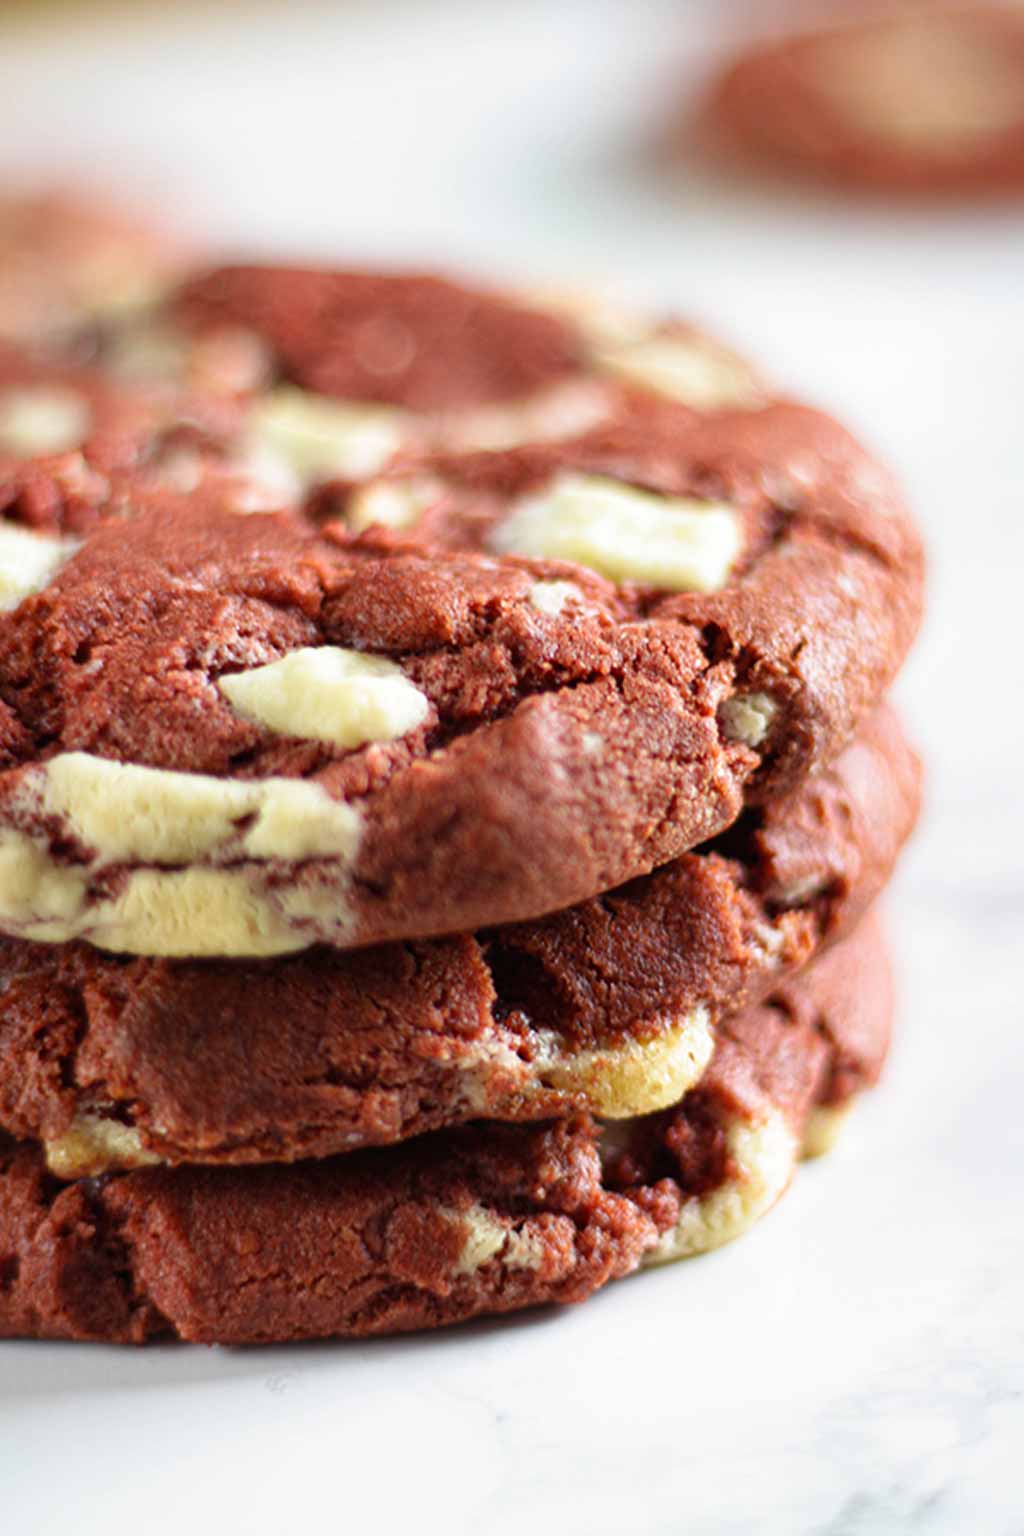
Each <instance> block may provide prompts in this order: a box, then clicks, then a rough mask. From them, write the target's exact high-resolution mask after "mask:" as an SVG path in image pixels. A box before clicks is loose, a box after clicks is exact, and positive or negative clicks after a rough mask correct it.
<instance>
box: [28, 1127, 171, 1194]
mask: <svg viewBox="0 0 1024 1536" xmlns="http://www.w3.org/2000/svg"><path fill="white" fill-rule="evenodd" d="M44 1150H45V1153H46V1166H47V1167H48V1168H49V1170H50V1172H51V1173H52V1174H54V1175H55V1177H56V1178H58V1179H88V1178H94V1177H96V1176H97V1175H98V1174H101V1173H107V1172H109V1171H111V1170H113V1169H116V1168H151V1167H154V1166H155V1165H156V1164H157V1163H159V1162H160V1161H161V1159H160V1158H159V1157H157V1155H156V1154H155V1153H154V1152H150V1151H148V1150H147V1148H146V1147H144V1146H143V1145H142V1138H141V1136H140V1135H139V1133H138V1131H137V1130H136V1129H135V1127H134V1126H133V1125H122V1124H121V1122H120V1121H119V1120H110V1119H108V1118H107V1117H106V1116H105V1115H95V1114H79V1115H76V1116H75V1118H74V1121H73V1122H72V1124H71V1127H70V1129H69V1130H67V1131H65V1132H64V1135H63V1136H56V1137H53V1138H52V1139H51V1140H50V1141H47V1142H46V1143H45V1144H44Z"/></svg>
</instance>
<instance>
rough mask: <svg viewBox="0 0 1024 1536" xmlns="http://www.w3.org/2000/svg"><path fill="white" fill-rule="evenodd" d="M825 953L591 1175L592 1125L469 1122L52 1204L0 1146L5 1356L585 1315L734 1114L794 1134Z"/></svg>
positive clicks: (824, 1006)
mask: <svg viewBox="0 0 1024 1536" xmlns="http://www.w3.org/2000/svg"><path fill="white" fill-rule="evenodd" d="M849 950H850V951H851V960H852V963H853V964H854V966H855V967H856V974H857V976H858V978H861V977H864V978H866V979H867V981H868V985H869V987H871V988H874V989H875V990H874V996H875V998H876V999H877V1003H876V1004H873V1005H872V1006H877V1007H878V1010H879V1011H878V1013H877V1014H876V1016H875V1023H876V1030H875V1039H874V1042H873V1044H872V1046H871V1047H870V1049H869V1051H868V1053H867V1055H866V1056H865V1057H864V1065H863V1068H862V1075H863V1077H864V1079H865V1080H868V1079H870V1078H871V1076H872V1075H873V1074H874V1072H875V1071H876V1070H877V1063H878V1060H879V1058H880V1056H881V1055H882V1054H884V1038H885V1035H886V1033H887V1030H888V1006H889V1005H888V1000H887V993H886V985H887V984H886V982H885V980H884V977H885V974H886V973H885V965H884V959H883V957H882V954H881V952H880V950H879V948H878V936H877V933H876V932H875V931H874V930H873V928H871V927H870V926H869V927H868V928H867V929H866V930H865V932H864V933H863V935H858V937H857V939H856V940H854V941H851V942H850V944H849ZM840 954H841V950H836V951H833V952H832V953H831V954H830V955H829V956H828V957H826V958H825V959H823V960H822V961H821V962H819V964H818V965H817V966H815V967H814V968H812V970H811V971H809V972H808V973H807V976H806V977H805V978H804V979H803V980H802V981H801V982H800V983H798V984H797V986H796V990H795V991H794V990H793V989H790V990H788V991H787V994H786V996H785V997H784V998H782V999H780V1000H779V1002H778V1003H773V1004H772V1005H770V1006H767V1007H762V1008H759V1009H756V1010H753V1011H752V1012H751V1014H750V1016H749V1017H747V1018H739V1019H737V1020H735V1021H734V1022H733V1024H732V1025H731V1028H730V1034H729V1042H728V1046H727V1047H726V1046H723V1047H721V1048H720V1051H719V1052H718V1053H716V1060H715V1061H714V1062H713V1063H712V1066H711V1068H710V1069H709V1073H708V1076H707V1079H706V1082H705V1084H704V1086H703V1087H702V1088H701V1089H699V1090H698V1091H697V1092H696V1093H694V1094H690V1095H688V1096H687V1098H686V1100H684V1102H683V1104H682V1105H681V1106H680V1107H679V1108H678V1109H677V1110H675V1111H673V1112H670V1113H669V1114H667V1115H663V1116H659V1117H656V1118H655V1119H654V1120H652V1122H651V1123H650V1124H648V1125H646V1126H642V1127H640V1128H639V1129H638V1132H637V1135H636V1137H635V1139H634V1143H633V1145H632V1147H631V1148H630V1150H629V1152H628V1153H622V1152H620V1153H616V1154H612V1156H611V1159H610V1163H609V1168H608V1172H607V1174H606V1175H604V1174H602V1168H601V1160H600V1155H599V1152H598V1140H599V1135H600V1131H599V1127H598V1126H597V1125H596V1124H595V1123H594V1122H592V1121H590V1120H588V1119H587V1118H586V1117H579V1118H576V1119H568V1120H561V1121H559V1120H555V1121H549V1122H545V1123H542V1124H540V1125H531V1126H507V1125H506V1126H503V1125H499V1124H494V1123H481V1124H478V1125H475V1126H469V1127H466V1128H464V1129H461V1130H457V1131H449V1132H442V1133H438V1134H435V1135H432V1136H428V1137H426V1138H423V1139H421V1140H418V1141H416V1142H414V1143H411V1144H410V1145H408V1146H406V1147H401V1148H392V1149H383V1150H377V1151H375V1152H369V1153H356V1154H353V1155H350V1156H348V1157H340V1158H332V1159H327V1160H325V1161H323V1162H314V1163H299V1164H294V1165H291V1166H289V1167H276V1168H275V1167H268V1168H256V1169H252V1168H250V1169H176V1170H170V1169H166V1170H147V1171H144V1172H138V1173H132V1174H125V1175H114V1176H112V1177H110V1178H108V1179H104V1180H91V1181H84V1182H81V1183H78V1184H72V1185H65V1186H60V1185H58V1184H57V1182H56V1181H55V1180H52V1179H50V1178H49V1177H48V1176H47V1175H46V1173H45V1172H44V1170H43V1168H42V1164H41V1160H40V1158H39V1155H38V1152H37V1151H36V1150H35V1149H34V1148H33V1147H32V1145H31V1144H29V1143H20V1144H19V1143H15V1142H7V1143H3V1144H0V1337H23V1336H26V1335H28V1336H34V1337H38V1338H75V1339H93V1340H98V1339H104V1340H110V1341H118V1342H132V1343H141V1342H143V1341H145V1340H146V1339H147V1338H151V1337H163V1336H171V1337H178V1338H180V1339H186V1340H191V1341H195V1342H206V1343H218V1342H219V1343H228V1344H244V1343H269V1342H274V1341H284V1340H292V1339H301V1338H318V1337H330V1336H360V1335H365V1334H374V1333H392V1332H399V1331H406V1330H410V1329H423V1328H431V1327H438V1326H441V1325H443V1324H448V1323H454V1322H460V1321H464V1320H465V1319H467V1318H470V1317H474V1316H479V1315H481V1314H484V1313H496V1312H508V1311H512V1310H516V1309H519V1308H522V1307H528V1306H535V1305H540V1304H543V1303H548V1302H552V1301H557V1302H570V1301H582V1300H584V1299H585V1298H586V1297H587V1296H589V1295H591V1294H592V1293H593V1292H594V1291H595V1290H597V1289H598V1288H599V1287H600V1286H602V1285H603V1284H605V1283H606V1282H607V1281H608V1280H610V1279H613V1278H618V1277H620V1276H622V1275H624V1274H627V1273H629V1272H630V1270H632V1269H635V1268H636V1266H637V1264H638V1263H639V1262H640V1261H641V1259H642V1258H643V1256H644V1254H645V1253H647V1252H649V1251H650V1250H651V1249H652V1248H653V1247H654V1245H655V1244H656V1242H657V1240H658V1238H659V1236H660V1235H661V1234H662V1233H665V1232H667V1231H668V1230H669V1229H670V1228H672V1227H673V1225H674V1224H675V1222H676V1220H677V1219H678V1216H679V1213H680V1209H681V1207H682V1204H683V1202H684V1201H685V1200H687V1199H688V1198H699V1197H701V1196H703V1195H706V1194H707V1193H709V1191H711V1190H713V1189H714V1188H715V1187H716V1185H717V1184H718V1183H720V1182H721V1180H722V1179H723V1178H727V1177H728V1176H729V1174H730V1164H729V1152H728V1148H727V1146H726V1144H725V1143H724V1141H723V1127H724V1125H725V1124H726V1123H727V1122H728V1120H729V1117H730V1116H732V1115H733V1114H736V1113H739V1114H743V1113H744V1111H745V1110H746V1108H747V1107H748V1106H750V1105H756V1106H757V1108H758V1110H759V1111H762V1110H763V1107H764V1103H765V1100H766V1098H767V1099H769V1100H771V1102H773V1103H774V1105H775V1107H776V1109H777V1110H778V1111H779V1112H780V1113H781V1114H782V1115H783V1116H784V1117H785V1119H786V1120H787V1121H788V1123H789V1124H790V1125H791V1127H792V1128H793V1130H794V1132H795V1133H796V1134H797V1135H798V1136H799V1134H800V1131H801V1127H802V1125H803V1122H804V1120H805V1119H806V1116H807V1114H808V1113H809V1111H810V1109H811V1107H812V1105H813V1104H814V1102H815V1100H816V1098H817V1097H818V1096H820V1094H821V1092H822V1085H823V1084H825V1083H827V1082H828V1081H830V1072H829V1061H830V1057H831V1055H832V1053H833V1050H834V1047H833V1045H832V1044H831V1042H832V1041H833V1040H834V1039H836V1038H839V1039H842V1038H843V1024H842V1018H843V1015H844V1012H845V1008H846V1006H847V1004H848V1001H849V992H848V983H849V976H848V975H846V974H842V973H843V966H842V965H841V964H840V962H839V959H838V956H839V955H840ZM837 970H838V971H839V972H840V973H841V975H840V984H839V985H838V986H837V985H836V982H835V973H836V971H837ZM879 974H881V975H882V978H883V980H882V982H881V985H880V986H879V984H878V982H877V981H876V980H875V978H877V976H878V975H879ZM858 984H859V980H858ZM769 1039H770V1040H771V1041H772V1048H771V1049H766V1042H767V1041H768V1040H769ZM776 1047H777V1048H776ZM719 1056H720V1057H721V1061H720V1064H718V1065H716V1063H718V1061H719ZM481 1210H482V1211H483V1213H484V1215H485V1218H486V1219H488V1220H489V1221H490V1223H492V1224H493V1223H498V1224H500V1225H501V1226H502V1227H504V1228H506V1229H507V1230H508V1232H509V1234H510V1241H514V1242H515V1244H516V1246H517V1249H518V1252H519V1254H520V1257H519V1259H518V1260H516V1261H513V1260H512V1258H511V1253H512V1249H511V1248H509V1250H508V1251H509V1258H508V1260H507V1261H506V1260H505V1259H503V1258H493V1257H492V1258H488V1257H487V1255H486V1254H484V1255H482V1256H478V1258H479V1259H480V1261H479V1262H474V1263H471V1264H467V1263H466V1262H465V1254H466V1244H467V1242H471V1241H472V1239H473V1236H474V1230H475V1224H476V1219H477V1218H476V1216H475V1213H478V1212H480V1211H481ZM492 1230H493V1225H492ZM524 1260H528V1262H524Z"/></svg>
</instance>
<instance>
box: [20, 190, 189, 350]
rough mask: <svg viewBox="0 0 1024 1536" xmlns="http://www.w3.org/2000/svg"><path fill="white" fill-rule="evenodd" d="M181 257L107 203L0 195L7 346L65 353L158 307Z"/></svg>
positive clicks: (56, 194)
mask: <svg viewBox="0 0 1024 1536" xmlns="http://www.w3.org/2000/svg"><path fill="white" fill-rule="evenodd" d="M177 257H178V253H177V252H176V250H175V248H174V244H173V242H172V241H171V240H170V238H169V237H167V236H166V235H164V234H163V233H161V232H160V231H158V230H157V229H156V228H155V227H153V226H151V225H149V224H147V223H146V222H145V221H144V220H141V219H139V218H137V217H136V216H135V215H134V214H133V213H129V212H127V211H125V210H123V209H120V208H118V207H116V206H113V205H111V204H109V203H106V202H104V201H103V200H102V199H93V198H92V197H89V196H87V195H84V194H82V193H65V192H61V191H52V192H44V193H41V194H34V195H31V196H19V195H16V194H12V193H8V194H5V193H3V192H2V191H0V341H5V342H12V343H16V344H18V345H19V346H23V347H24V346H32V347H36V346H40V345H42V346H46V347H52V346H55V345H57V346H61V345H63V344H64V343H65V342H67V341H68V340H69V338H72V337H75V336H77V335H78V334H79V333H80V332H81V330H82V328H83V327H85V326H87V325H90V324H92V323H95V322H98V321H105V320H108V319H110V318H112V317H113V316H114V315H116V314H123V313H124V312H125V311H127V310H131V309H133V308H135V307H136V306H137V305H140V304H143V303H146V302H148V301H150V300H152V299H153V298H154V297H155V296H156V295H157V294H158V293H159V292H160V290H161V289H162V288H163V287H164V286H165V284H166V283H167V282H168V281H170V279H171V276H172V274H173V272H174V271H175V268H176V265H177Z"/></svg>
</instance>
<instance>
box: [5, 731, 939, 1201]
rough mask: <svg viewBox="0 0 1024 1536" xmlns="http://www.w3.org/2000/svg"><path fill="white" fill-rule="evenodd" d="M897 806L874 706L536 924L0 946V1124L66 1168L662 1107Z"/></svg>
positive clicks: (333, 1149)
mask: <svg viewBox="0 0 1024 1536" xmlns="http://www.w3.org/2000/svg"><path fill="white" fill-rule="evenodd" d="M918 795H919V785H918V770H917V763H916V759H915V758H914V756H913V754H912V753H911V751H910V749H909V748H908V747H907V746H906V744H905V742H904V741H903V739H902V736H901V735H900V732H899V729H898V727H897V725H896V722H895V720H894V718H893V717H892V715H891V714H889V713H888V712H887V711H883V712H882V713H880V714H879V715H877V716H876V717H875V718H874V720H873V721H872V722H871V724H870V726H869V727H868V729H867V730H866V731H865V732H864V733H863V734H862V736H861V737H860V739H859V740H858V741H857V742H856V743H855V744H854V745H853V746H852V747H850V748H849V749H848V750H847V751H846V753H845V754H843V756H842V757H841V758H840V759H839V760H838V761H837V763H836V764H835V765H834V766H833V767H832V768H831V769H829V770H826V771H825V772H823V773H821V774H819V775H817V776H816V777H815V778H813V779H811V780H809V781H808V782H807V783H806V784H805V785H804V786H803V787H802V788H800V789H799V790H797V791H795V792H793V793H792V794H790V795H789V796H788V797H784V798H783V799H781V800H779V801H776V802H773V803H772V804H770V805H769V806H767V807H765V808H764V809H763V810H761V811H759V812H757V813H753V814H751V815H749V816H748V817H746V818H745V819H744V820H743V821H742V822H741V823H740V824H739V825H738V826H737V827H736V828H734V829H733V830H732V831H731V832H730V833H729V834H727V836H726V837H724V838H722V839H720V840H719V842H718V843H717V844H712V845H709V846H708V847H706V848H705V849H703V850H702V851H699V852H695V853H690V854H687V855H685V856H684V857H683V858H681V859H680V860H678V861H676V862H675V863H673V864H670V865H667V866H665V867H663V868H661V869H659V870H657V871H656V872H654V873H653V874H651V875H649V876H647V877H646V878H644V879H641V880H639V881H635V882H633V883H632V884H631V885H627V886H625V887H623V888H621V889H619V890H617V891H615V892H613V893H611V894H610V895H607V896H604V897H600V898H596V899H594V900H591V901H588V902H585V903H583V904H582V905H579V906H577V907H575V908H573V909H570V910H568V911H566V912H561V913H558V914H556V915H555V916H553V917H550V918H548V919H545V920H543V921H539V922H534V923H529V924H521V925H518V926H513V927H506V928H498V929H493V930H490V931H487V932H482V933H477V934H473V935H466V936H462V937H456V938H450V939H444V940H437V941H433V942H420V943H416V944H401V945H399V944H393V945H390V946H384V947H378V948H375V949H370V950H365V951H361V952H358V953H355V954H352V953H348V954H346V953H341V952H338V951H336V950H330V949H326V948H318V949H314V950H310V951H308V952H307V953H305V954H302V955H299V956H295V957H290V958H286V959H280V960H276V961H273V962H268V963H258V964H253V963H239V962H223V961H210V962H167V961H153V960H140V959H132V958H130V957H119V958H115V957H112V956H107V955H104V954H103V953H102V952H100V951H97V950H96V949H94V948H92V947H90V946H88V945H83V944H75V945H69V946H54V945H40V944H32V943H26V942H24V941H13V940H12V941H7V942H6V943H4V944H3V945H2V946H0V983H2V986H3V991H4V1009H3V1014H2V1017H0V1063H2V1069H0V1131H7V1132H9V1133H10V1134H11V1135H13V1136H15V1137H18V1138H22V1139H26V1140H33V1141H40V1142H44V1143H46V1145H47V1153H48V1157H49V1162H50V1165H51V1167H52V1169H53V1171H54V1172H55V1173H57V1174H58V1175H59V1176H61V1177H64V1178H74V1177H80V1176H87V1175H89V1174H96V1173H100V1172H104V1171H106V1170H108V1169H111V1168H123V1167H132V1166H143V1165H145V1164H147V1163H153V1162H166V1163H172V1164H174V1163H190V1162H199V1163H203V1162H206V1163H252V1162H267V1161H290V1160H294V1159H298V1158H309V1157H325V1156H330V1155H331V1154H333V1153H337V1152H341V1151H346V1150H349V1149H352V1148H356V1147H360V1146H367V1145H374V1144H385V1143H389V1142H395V1141H400V1140H403V1139H405V1138H406V1137H409V1136H412V1135H417V1134H419V1133H421V1132H423V1131H428V1130H433V1129H437V1128H439V1127H441V1126H447V1125H452V1124H457V1123H459V1122H462V1121H468V1120H472V1119H479V1118H481V1117H485V1118H493V1119H508V1120H516V1119H526V1120H535V1119H540V1118H543V1117H546V1116H551V1115H559V1114H564V1113H567V1112H569V1111H571V1110H573V1109H577V1108H579V1109H588V1110H590V1111H592V1112H594V1113H596V1114H598V1115H601V1116H604V1117H608V1118H616V1119H618V1118H626V1117H631V1116H635V1115H640V1114H645V1113H649V1112H652V1111H654V1110H657V1109H661V1108H664V1107H666V1106H668V1105H671V1104H674V1103H676V1102H678V1100H679V1099H680V1098H682V1096H683V1095H684V1094H685V1093H686V1091H687V1090H688V1089H689V1088H690V1087H691V1086H692V1085H693V1084H694V1083H695V1082H697V1081H698V1080H699V1079H700V1078H701V1076H702V1075H703V1073H704V1070H705V1068H706V1067H707V1064H708V1061H709V1059H710V1057H711V1054H712V1051H713V1048H714V1044H715V1038H716V1026H717V1021H718V1020H719V1018H721V1017H722V1016H723V1015H725V1014H728V1013H731V1012H732V1011H734V1010H736V1009H737V1008H740V1007H742V1006H744V1005H745V1004H747V1003H750V1002H754V1001H757V1000H758V999H760V998H762V997H764V996H765V995H766V994H767V993H768V992H769V991H770V990H772V989H773V988H775V987H777V986H778V985H779V984H780V982H782V981H783V980H784V979H785V978H786V977H787V976H788V975H789V974H791V973H792V972H793V971H795V970H796V969H797V968H798V967H800V966H801V965H803V964H804V963H805V962H806V961H807V960H808V959H809V958H810V957H811V956H812V955H813V954H814V953H816V952H817V950H818V949H819V948H820V947H821V946H822V945H823V944H824V943H826V942H828V941H831V940H832V939H834V938H836V937H838V936H841V935H842V934H844V933H846V932H848V931H849V930H850V929H851V927H852V926H853V924H854V923H855V922H856V921H857V920H858V918H859V917H860V916H861V914H862V913H863V912H864V911H865V910H866V909H867V908H868V907H869V906H870V904H871V903H872V902H873V900H874V898H875V897H876V896H877V894H878V892H879V891H880V889H881V888H882V886H883V885H884V884H885V882H886V880H887V878H888V876H889V873H890V872H891V869H892V866H893V863H894V861H895V859H896V856H897V854H898V852H899V849H900V848H901V846H902V844H903V842H904V841H905V839H906V837H907V836H908V834H909V832H910V830H911V827H912V824H913V821H914V818H915V815H916V812H917V806H918Z"/></svg>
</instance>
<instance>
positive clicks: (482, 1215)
mask: <svg viewBox="0 0 1024 1536" xmlns="http://www.w3.org/2000/svg"><path fill="white" fill-rule="evenodd" d="M445 1214H446V1215H448V1216H449V1219H450V1220H451V1221H453V1222H455V1223H457V1224H458V1226H459V1227H460V1228H466V1229H468V1236H467V1237H466V1239H465V1242H464V1244H463V1248H462V1252H461V1254H460V1255H459V1259H458V1262H457V1264H456V1265H455V1273H456V1274H457V1275H472V1274H475V1273H476V1271H477V1270H478V1269H481V1268H482V1267H483V1265H485V1264H487V1263H489V1261H490V1260H491V1259H493V1258H496V1257H499V1256H500V1258H501V1263H502V1264H503V1265H504V1267H505V1268H506V1269H536V1268H537V1267H538V1265H539V1264H540V1262H541V1260H542V1258H543V1252H544V1250H543V1244H542V1242H541V1239H540V1237H539V1235H538V1234H537V1233H532V1232H529V1231H523V1230H521V1229H517V1228H516V1227H513V1226H511V1225H509V1224H507V1223H505V1222H502V1221H499V1220H498V1218H497V1217H496V1216H494V1215H493V1214H492V1213H491V1212H490V1211H489V1210H488V1209H487V1207H486V1206H483V1205H472V1206H470V1208H469V1209H468V1210H466V1211H451V1212H450V1213H449V1212H446V1213H445Z"/></svg>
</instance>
